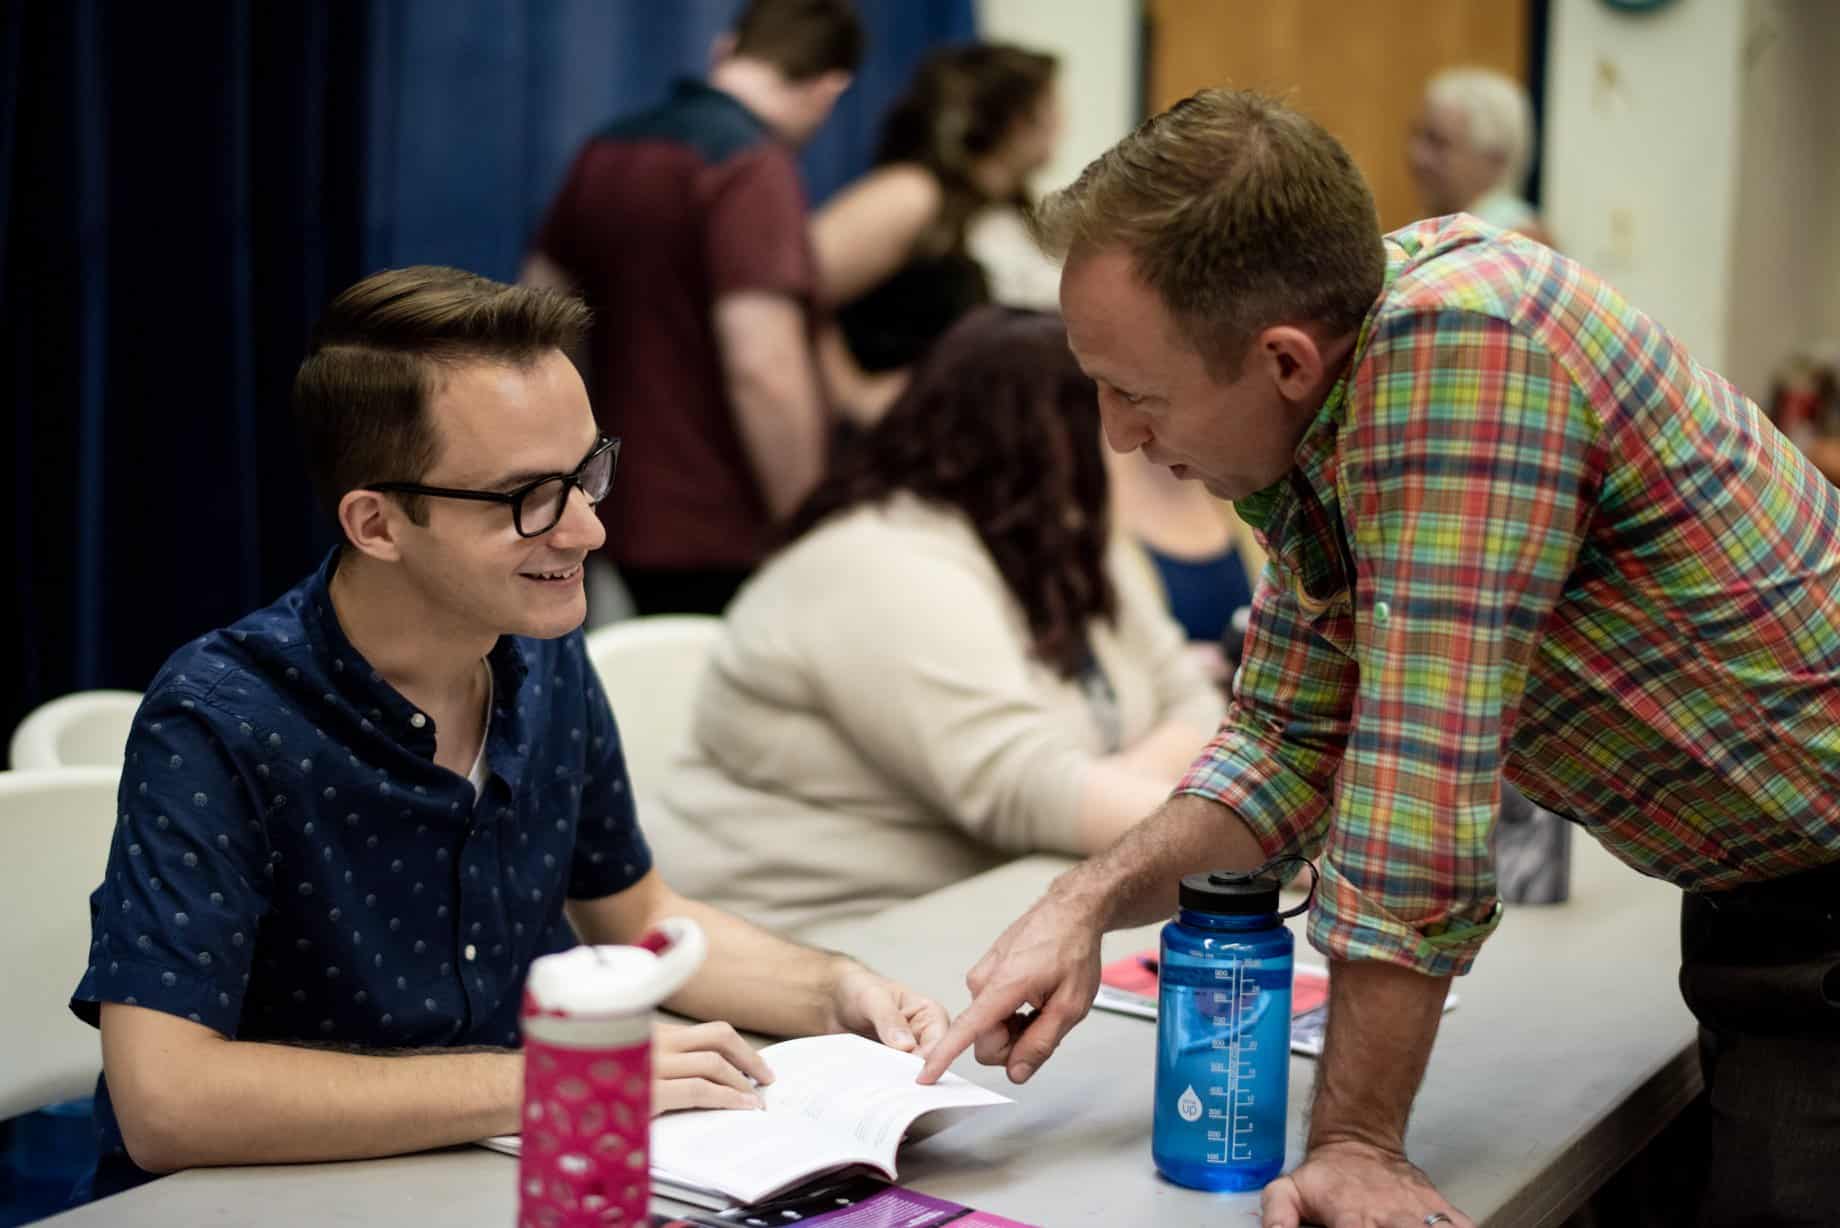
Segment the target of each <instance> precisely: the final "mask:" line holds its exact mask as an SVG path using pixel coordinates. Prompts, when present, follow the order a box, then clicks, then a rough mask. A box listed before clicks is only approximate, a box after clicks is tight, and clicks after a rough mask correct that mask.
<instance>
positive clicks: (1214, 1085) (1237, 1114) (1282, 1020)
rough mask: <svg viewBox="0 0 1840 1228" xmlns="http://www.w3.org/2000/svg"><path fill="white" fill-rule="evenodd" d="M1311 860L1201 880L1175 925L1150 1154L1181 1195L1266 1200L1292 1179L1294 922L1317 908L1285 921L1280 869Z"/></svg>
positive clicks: (1168, 933) (1192, 882)
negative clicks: (1288, 1175)
mask: <svg viewBox="0 0 1840 1228" xmlns="http://www.w3.org/2000/svg"><path fill="white" fill-rule="evenodd" d="M1302 860H1303V859H1302V858H1296V857H1285V858H1280V859H1278V860H1277V861H1272V862H1268V863H1266V864H1265V865H1263V866H1260V867H1259V868H1258V869H1257V870H1253V871H1250V872H1247V873H1228V872H1225V871H1215V872H1214V873H1211V874H1190V875H1189V876H1188V877H1186V878H1184V879H1183V880H1182V889H1181V893H1180V897H1179V898H1180V901H1181V911H1180V912H1178V913H1177V914H1176V919H1175V920H1174V921H1171V922H1170V923H1169V924H1168V925H1165V926H1164V927H1163V942H1162V952H1161V954H1162V958H1161V962H1160V966H1159V968H1158V971H1157V979H1158V989H1157V1011H1156V1110H1155V1116H1154V1121H1153V1124H1152V1127H1151V1136H1150V1152H1151V1156H1152V1158H1153V1159H1154V1160H1155V1161H1156V1167H1157V1171H1159V1172H1161V1173H1162V1174H1163V1175H1164V1176H1165V1177H1167V1178H1169V1179H1170V1180H1171V1181H1174V1182H1175V1183H1176V1184H1178V1185H1186V1186H1191V1187H1193V1188H1195V1189H1201V1190H1256V1189H1259V1188H1260V1187H1262V1186H1263V1185H1265V1183H1266V1182H1268V1181H1270V1180H1271V1179H1272V1178H1274V1177H1276V1176H1277V1175H1278V1174H1279V1173H1280V1172H1282V1171H1283V1169H1284V1126H1285V1107H1286V1103H1287V1099H1288V1096H1289V1092H1290V1071H1291V1058H1290V1035H1291V951H1292V948H1293V945H1294V944H1293V942H1292V940H1291V932H1290V931H1289V930H1288V929H1286V928H1284V918H1285V917H1288V916H1294V915H1296V914H1297V913H1299V912H1302V911H1303V910H1304V909H1305V908H1307V907H1309V900H1308V899H1307V898H1306V899H1305V900H1304V902H1303V903H1302V904H1300V905H1298V906H1297V907H1296V908H1293V909H1290V910H1288V911H1286V912H1283V913H1280V912H1279V911H1278V886H1279V881H1278V876H1277V875H1275V874H1272V873H1269V871H1271V870H1272V868H1273V867H1274V866H1277V865H1279V864H1281V863H1283V862H1301V861H1302ZM1304 864H1308V863H1304ZM1311 874H1312V876H1314V874H1315V868H1314V867H1311ZM1314 891H1315V888H1314V883H1313V881H1312V887H1311V892H1312V894H1314Z"/></svg>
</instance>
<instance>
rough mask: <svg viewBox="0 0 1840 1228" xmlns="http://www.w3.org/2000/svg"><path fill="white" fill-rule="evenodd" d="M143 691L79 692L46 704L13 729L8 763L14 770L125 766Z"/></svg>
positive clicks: (118, 767)
mask: <svg viewBox="0 0 1840 1228" xmlns="http://www.w3.org/2000/svg"><path fill="white" fill-rule="evenodd" d="M140 706H141V696H140V692H138V691H77V692H75V693H74V694H70V695H61V696H59V697H58V698H56V699H54V700H51V701H50V702H49V703H44V704H40V705H39V706H38V707H36V708H34V709H33V710H32V711H31V712H29V713H27V714H26V719H25V720H23V721H20V722H19V728H17V729H15V730H14V731H13V744H12V746H11V747H10V748H9V749H8V758H7V762H8V763H9V764H10V765H11V767H12V768H13V770H14V771H25V770H27V769H29V768H51V767H105V768H113V769H114V770H115V771H117V772H119V771H121V757H122V754H123V752H125V751H126V750H127V746H128V729H129V727H130V726H131V725H132V724H133V723H134V713H135V712H136V711H137V710H138V709H139V708H140Z"/></svg>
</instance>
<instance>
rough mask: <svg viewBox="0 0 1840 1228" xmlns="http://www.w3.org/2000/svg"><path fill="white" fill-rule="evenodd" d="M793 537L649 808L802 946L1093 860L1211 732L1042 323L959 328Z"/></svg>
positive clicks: (739, 619)
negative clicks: (893, 913) (839, 927)
mask: <svg viewBox="0 0 1840 1228" xmlns="http://www.w3.org/2000/svg"><path fill="white" fill-rule="evenodd" d="M790 534H791V540H790V541H789V543H788V544H787V545H786V546H785V547H784V548H783V549H782V550H781V551H780V552H779V553H778V554H776V555H774V556H773V557H772V558H770V559H769V560H768V562H767V563H766V565H765V566H764V567H763V568H762V569H761V570H760V571H759V572H758V573H756V575H755V576H754V578H753V579H752V580H750V581H749V582H748V584H747V585H746V587H744V588H743V589H742V590H741V592H740V594H739V595H738V596H737V597H736V599H735V602H734V604H733V605H731V606H730V607H729V610H728V615H727V627H726V633H725V636H724V638H723V641H722V642H721V643H720V644H719V645H718V646H717V648H716V649H715V651H714V653H713V656H712V658H711V664H710V668H709V669H708V671H707V672H706V673H705V675H704V677H703V681H702V685H701V689H700V690H699V692H698V696H697V701H696V712H695V717H694V720H693V723H692V734H691V738H690V746H689V748H688V751H687V754H686V757H685V758H684V759H683V760H681V761H680V762H679V763H678V764H677V765H676V770H675V771H673V773H672V775H671V777H670V779H669V782H668V783H667V784H666V786H665V787H664V789H663V790H662V792H661V794H660V796H659V799H658V800H659V805H660V807H661V809H662V811H663V813H660V814H656V815H652V814H648V815H647V816H646V827H647V831H648V834H650V833H652V832H653V831H654V830H655V829H656V830H657V831H658V834H659V835H661V836H663V835H664V833H665V832H666V831H669V830H671V829H672V828H673V827H677V828H687V829H689V830H688V831H687V832H685V833H684V834H686V835H689V836H691V837H693V838H694V845H695V846H696V852H695V855H694V856H693V857H691V858H690V860H691V861H693V862H694V863H695V864H693V865H690V866H685V867H684V870H683V871H682V872H681V873H682V874H688V876H689V881H686V882H685V883H684V887H685V889H686V890H690V891H693V892H695V893H696V894H698V895H699V896H705V897H707V898H711V899H715V900H718V901H720V902H721V903H722V904H723V905H724V906H727V907H732V908H734V909H736V910H738V911H740V912H742V913H744V914H746V915H749V916H751V917H753V918H755V919H757V920H761V921H765V922H768V923H771V924H776V925H780V926H798V925H804V924H808V923H811V922H813V921H819V920H832V919H836V918H839V917H847V916H851V915H855V914H862V913H868V912H871V911H875V910H878V909H880V908H882V907H883V906H885V905H887V904H889V903H891V902H893V901H896V900H899V899H904V898H909V897H912V896H917V895H920V894H923V893H925V892H927V891H931V890H933V889H935V888H938V887H940V886H943V885H945V884H946V883H949V882H952V881H955V880H957V879H959V878H962V877H965V876H967V875H970V874H974V873H977V872H979V871H981V870H984V869H987V868H989V867H990V866H992V865H995V864H997V863H998V862H1000V861H1002V860H1005V859H1007V858H1008V857H1011V856H1014V855H1016V854H1020V853H1025V852H1031V851H1051V852H1060V853H1070V854H1085V853H1090V852H1093V851H1096V850H1097V849H1099V848H1102V847H1104V846H1105V845H1107V844H1109V843H1110V842H1111V841H1112V840H1113V839H1114V838H1115V837H1116V836H1117V835H1118V834H1119V833H1120V832H1122V831H1123V830H1124V829H1125V828H1126V827H1127V826H1129V825H1130V824H1131V823H1132V822H1133V821H1135V819H1136V818H1137V817H1139V816H1141V815H1143V814H1146V813H1148V812H1149V811H1150V810H1151V809H1153V808H1154V807H1155V806H1156V804H1157V803H1158V802H1160V801H1161V800H1162V799H1163V797H1164V796H1165V795H1166V794H1167V793H1168V791H1169V790H1170V789H1171V788H1172V787H1173V786H1174V784H1175V782H1176V780H1177V779H1178V778H1179V777H1180V775H1181V773H1182V770H1183V768H1184V767H1186V765H1187V763H1188V762H1189V760H1190V759H1191V758H1192V757H1193V756H1194V755H1195V754H1197V753H1198V752H1199V750H1200V748H1201V746H1202V745H1203V743H1205V742H1206V740H1207V739H1208V737H1209V736H1210V735H1211V734H1212V732H1213V729H1214V727H1215V725H1216V723H1217V722H1218V720H1219V718H1220V715H1221V700H1220V697H1219V694H1218V692H1216V691H1215V690H1214V688H1213V687H1211V686H1210V685H1209V683H1208V681H1207V679H1206V678H1205V677H1204V676H1203V675H1202V673H1201V671H1200V670H1199V668H1198V667H1197V666H1195V665H1194V664H1193V663H1192V662H1191V661H1190V660H1189V659H1188V658H1187V657H1186V656H1185V654H1184V652H1183V638H1182V633H1181V631H1180V630H1179V628H1178V627H1177V626H1176V624H1175V623H1174V621H1173V620H1171V618H1170V617H1169V615H1168V614H1167V613H1166V612H1165V611H1164V609H1163V608H1162V606H1161V605H1160V603H1159V601H1158V598H1157V595H1156V590H1155V587H1154V584H1153V582H1152V581H1151V579H1150V577H1149V575H1148V573H1147V568H1146V566H1145V565H1144V564H1143V562H1142V559H1141V556H1139V555H1136V554H1135V553H1134V552H1133V551H1134V548H1133V547H1131V546H1129V545H1127V544H1125V543H1124V542H1123V540H1122V539H1120V538H1118V537H1117V536H1116V535H1114V534H1113V532H1112V531H1111V527H1110V513H1109V510H1108V502H1107V491H1106V473H1105V466H1104V464H1103V462H1102V460H1101V458H1100V440H1099V418H1098V410H1097V404H1096V399H1095V393H1094V389H1093V384H1092V381H1091V380H1089V379H1087V378H1086V377H1085V376H1084V375H1083V374H1082V373H1081V372H1080V369H1079V368H1078V366H1076V365H1075V363H1074V361H1073V357H1072V355H1071V353H1070V352H1069V351H1068V349H1067V340H1066V333H1065V331H1064V330H1063V329H1062V327H1061V325H1060V322H1059V321H1058V320H1057V319H1055V318H1053V317H1051V316H1043V315H1037V314H1034V313H1023V312H1014V311H1008V310H1005V309H1002V308H996V307H985V308H980V309H978V310H976V311H975V312H974V313H972V314H971V315H970V316H968V317H967V318H966V319H964V320H963V321H961V322H960V323H959V324H958V325H956V326H955V327H954V328H953V329H952V330H951V331H950V332H949V333H948V334H947V335H946V336H945V337H944V338H943V339H942V340H941V341H940V343H939V345H938V346H937V347H936V349H935V350H934V352H933V354H932V355H930V356H929V358H928V359H927V360H926V361H925V362H924V363H923V364H922V365H921V367H920V369H919V372H918V374H917V376H916V379H915V381H914V383H913V385H912V387H910V388H909V389H908V391H907V392H906V393H905V394H904V395H903V396H902V397H901V399H900V400H899V401H897V402H896V404H895V405H894V406H893V408H891V409H890V411H889V413H888V414H887V415H886V417H884V418H883V420H882V421H881V422H880V423H879V424H877V426H876V427H875V428H874V429H873V430H871V431H870V432H869V433H868V434H866V435H865V436H864V437H863V438H862V439H861V440H859V441H858V442H857V444H856V446H854V447H853V448H851V449H850V450H849V451H848V452H846V453H845V454H844V455H843V456H841V457H840V458H839V459H838V461H837V463H836V464H835V466H834V468H833V469H832V471H831V473H830V474H829V475H828V476H827V477H826V478H825V480H824V481H822V482H821V483H820V484H819V486H818V488H817V489H816V490H815V491H814V492H813V493H812V494H811V496H810V497H809V498H808V499H807V501H806V502H805V504H804V506H803V507H802V508H801V510H800V511H799V512H798V513H797V514H796V515H795V516H794V517H793V520H792V522H791V527H790ZM666 838H667V839H668V838H669V837H666Z"/></svg>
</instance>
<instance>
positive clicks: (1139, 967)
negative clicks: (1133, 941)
mask: <svg viewBox="0 0 1840 1228" xmlns="http://www.w3.org/2000/svg"><path fill="white" fill-rule="evenodd" d="M1156 957H1157V953H1156V951H1155V950H1154V949H1152V950H1149V951H1139V952H1138V953H1137V954H1135V955H1127V956H1125V957H1124V958H1123V959H1115V960H1113V961H1112V962H1111V963H1109V964H1107V965H1105V967H1103V968H1101V969H1100V970H1099V980H1100V981H1101V982H1102V983H1104V984H1106V985H1110V986H1111V987H1112V988H1113V989H1120V990H1123V991H1124V992H1125V993H1134V994H1140V995H1142V996H1143V997H1146V998H1150V999H1152V1000H1154V999H1155V998H1156ZM1328 998H1329V973H1328V972H1327V971H1326V970H1325V969H1322V968H1317V967H1313V966H1309V965H1305V966H1302V967H1299V968H1298V969H1297V970H1296V972H1295V973H1294V975H1293V976H1292V978H1291V1014H1292V1015H1293V1016H1296V1015H1301V1014H1303V1013H1304V1012H1305V1011H1312V1010H1315V1009H1316V1008H1317V1007H1319V1006H1321V1005H1322V1004H1323V1003H1324V1002H1325V1001H1327V1000H1328Z"/></svg>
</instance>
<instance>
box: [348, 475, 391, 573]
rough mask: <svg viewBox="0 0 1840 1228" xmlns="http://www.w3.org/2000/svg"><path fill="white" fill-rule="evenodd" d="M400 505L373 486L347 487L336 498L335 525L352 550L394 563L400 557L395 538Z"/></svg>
mask: <svg viewBox="0 0 1840 1228" xmlns="http://www.w3.org/2000/svg"><path fill="white" fill-rule="evenodd" d="M406 519H407V517H405V516H404V515H403V510H402V507H401V505H399V504H397V503H396V502H394V501H393V500H391V499H390V498H389V496H387V495H383V494H380V493H378V492H377V491H374V490H348V491H346V492H345V494H344V497H343V498H341V499H340V500H339V527H340V528H341V529H343V530H345V540H346V541H348V542H350V543H351V545H352V548H353V549H354V550H357V551H359V552H360V553H362V554H368V555H369V556H370V557H371V558H374V559H378V560H381V561H383V562H386V563H394V562H396V561H397V560H399V559H400V558H402V547H401V545H400V543H399V542H398V540H397V538H398V536H399V535H400V534H401V532H402V523H403V521H405V520H406Z"/></svg>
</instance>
